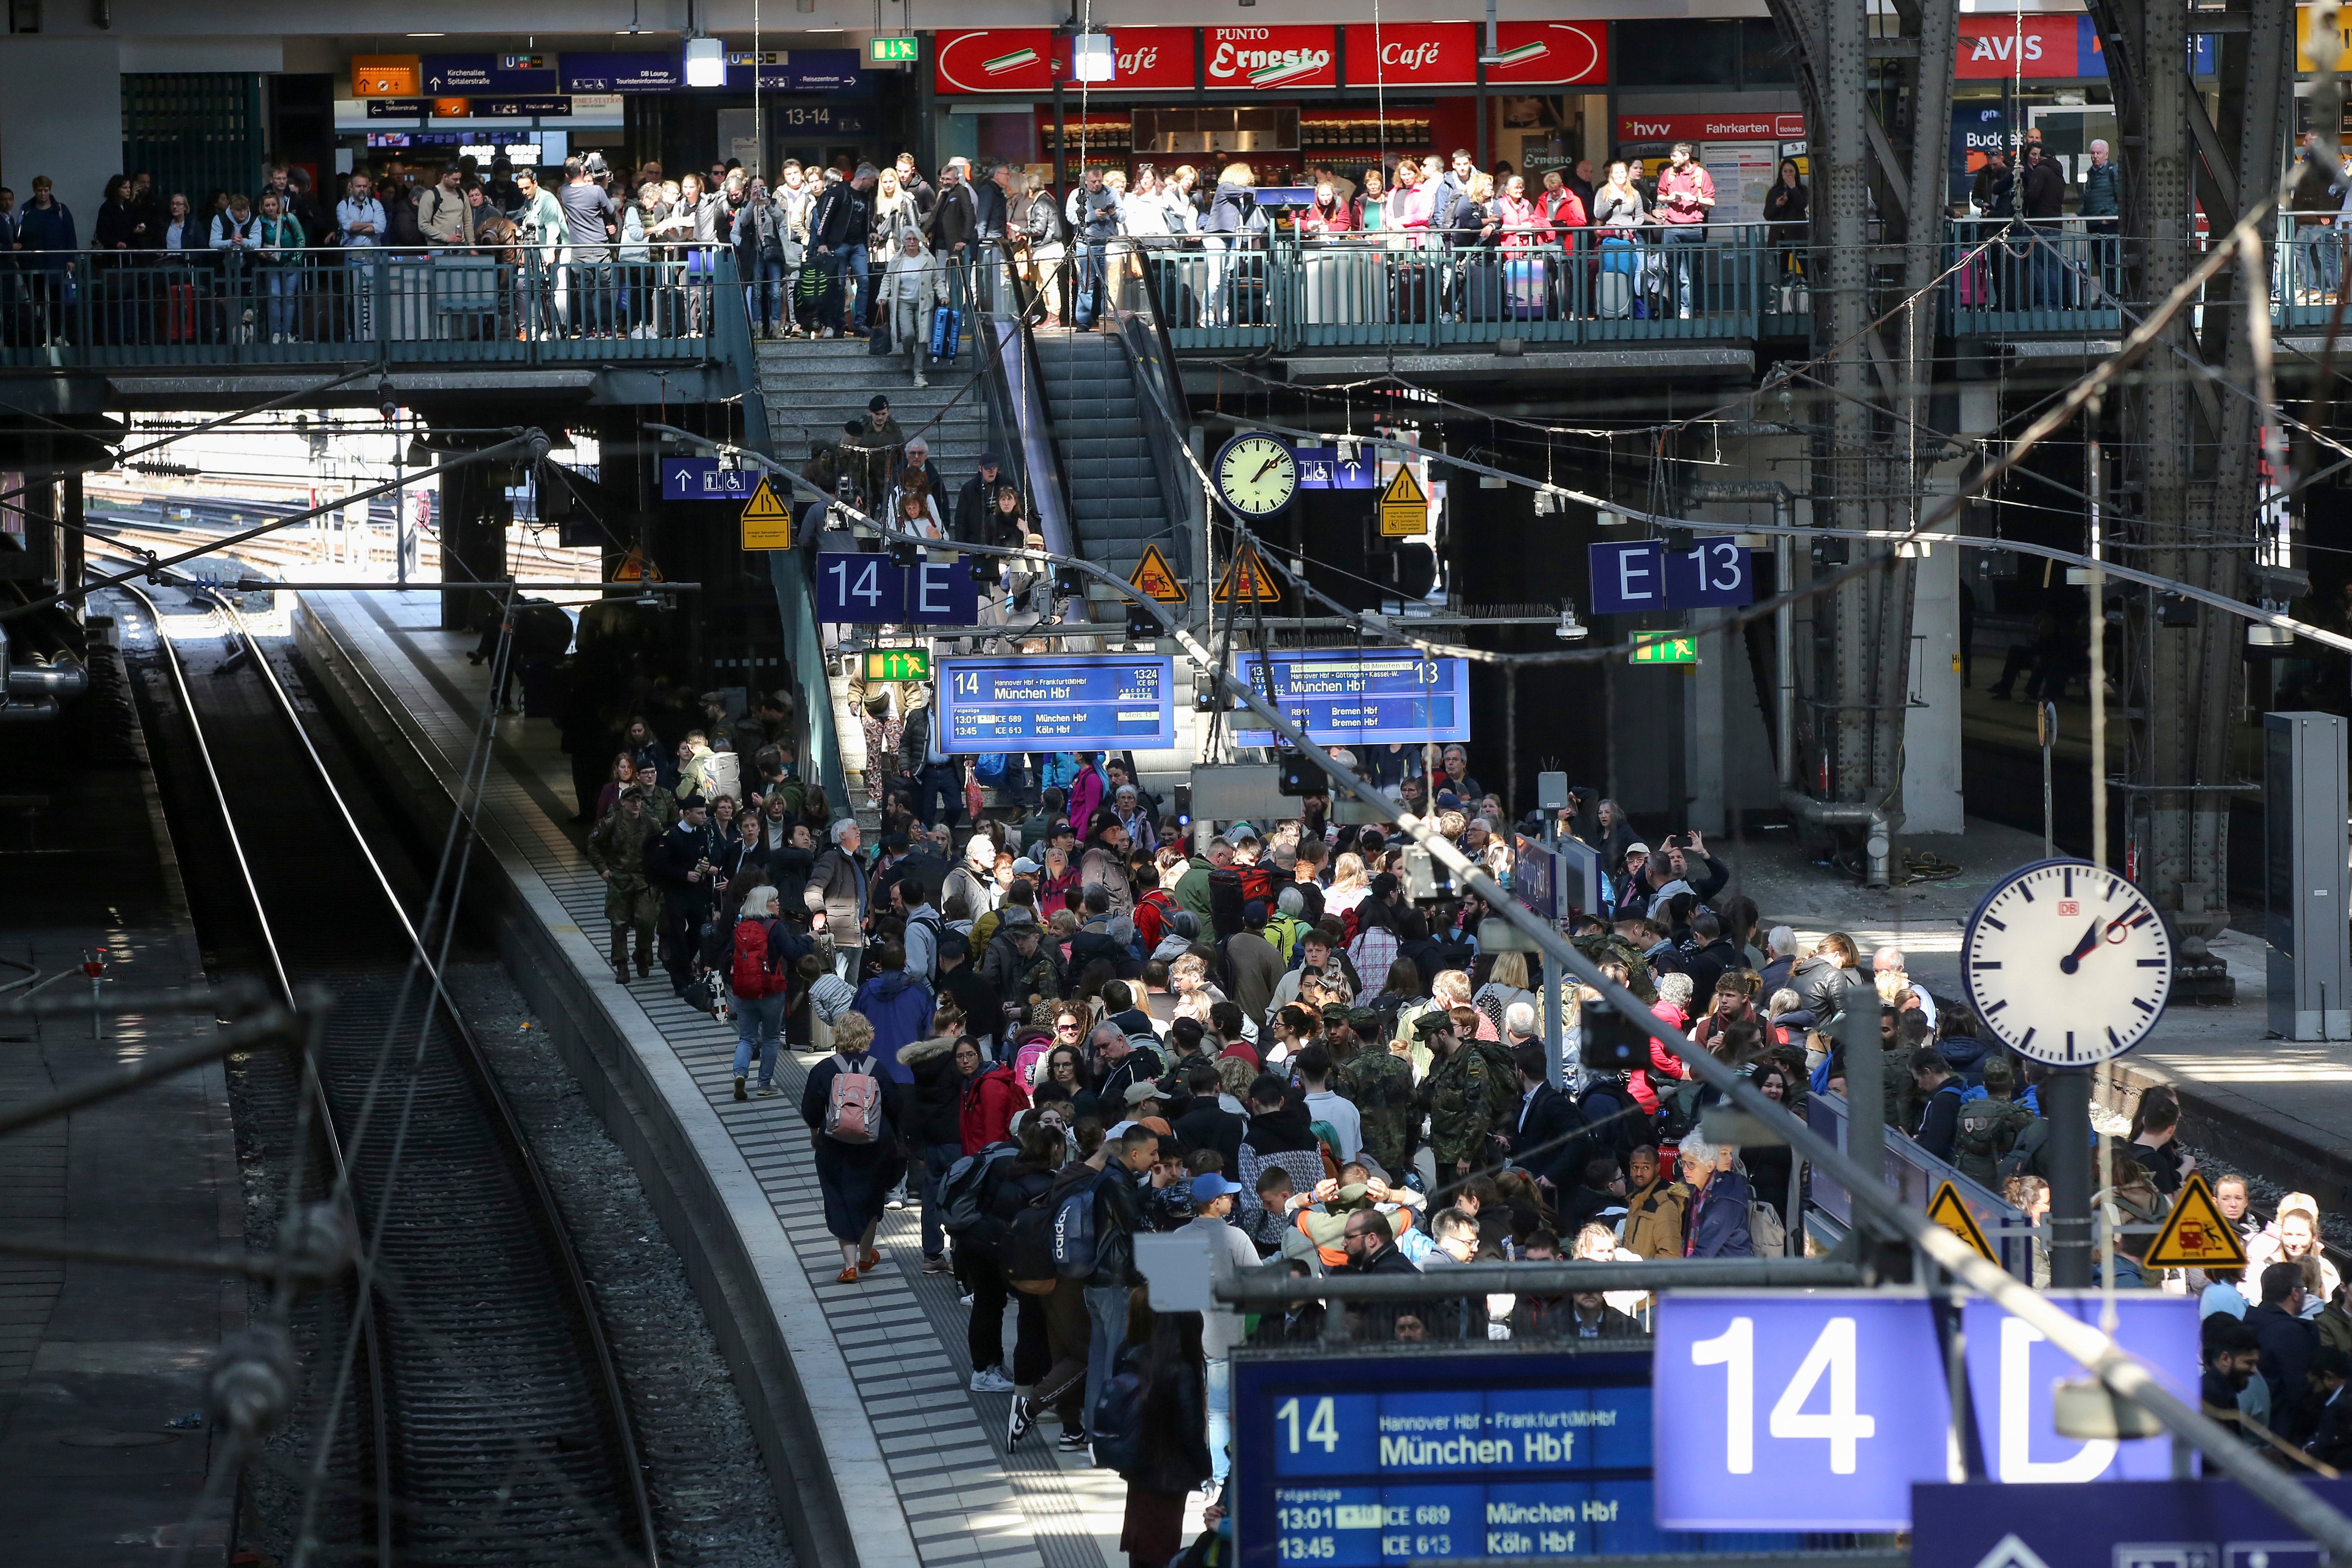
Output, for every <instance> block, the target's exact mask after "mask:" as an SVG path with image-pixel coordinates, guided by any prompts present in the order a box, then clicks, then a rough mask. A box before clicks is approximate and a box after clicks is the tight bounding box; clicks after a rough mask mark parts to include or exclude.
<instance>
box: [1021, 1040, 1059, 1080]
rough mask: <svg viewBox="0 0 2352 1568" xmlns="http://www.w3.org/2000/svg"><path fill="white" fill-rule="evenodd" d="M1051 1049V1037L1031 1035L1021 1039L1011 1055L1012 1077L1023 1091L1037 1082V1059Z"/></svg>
mask: <svg viewBox="0 0 2352 1568" xmlns="http://www.w3.org/2000/svg"><path fill="white" fill-rule="evenodd" d="M1053 1048H1054V1037H1053V1036H1051V1035H1047V1034H1033V1035H1031V1036H1029V1037H1025V1038H1024V1039H1023V1041H1022V1042H1021V1045H1020V1047H1019V1048H1018V1049H1016V1050H1015V1051H1014V1052H1013V1077H1014V1078H1016V1079H1019V1080H1020V1082H1021V1087H1022V1088H1023V1089H1028V1088H1029V1087H1030V1086H1031V1085H1033V1084H1034V1083H1035V1082H1036V1081H1037V1058H1040V1057H1042V1056H1044V1055H1045V1053H1046V1052H1047V1051H1050V1050H1052V1049H1053Z"/></svg>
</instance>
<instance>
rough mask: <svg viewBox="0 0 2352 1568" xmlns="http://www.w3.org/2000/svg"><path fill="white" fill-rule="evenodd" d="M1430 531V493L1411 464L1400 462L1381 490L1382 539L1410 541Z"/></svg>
mask: <svg viewBox="0 0 2352 1568" xmlns="http://www.w3.org/2000/svg"><path fill="white" fill-rule="evenodd" d="M1428 531H1429V492H1428V491H1427V490H1425V489H1423V488H1422V484H1421V480H1420V479H1418V478H1416V477H1415V476H1414V474H1413V471H1412V464H1411V463H1400V464H1398V465H1397V471H1396V474H1395V476H1394V477H1393V478H1391V479H1390V480H1389V482H1388V485H1387V488H1385V489H1382V490H1381V537H1382V538H1383V539H1412V538H1415V537H1417V536H1419V535H1421V534H1424V533H1427V532H1428Z"/></svg>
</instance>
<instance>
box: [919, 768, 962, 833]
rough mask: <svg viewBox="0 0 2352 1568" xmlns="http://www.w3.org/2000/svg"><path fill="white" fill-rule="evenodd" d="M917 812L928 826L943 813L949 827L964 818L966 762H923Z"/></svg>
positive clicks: (938, 819)
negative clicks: (964, 764) (964, 767)
mask: <svg viewBox="0 0 2352 1568" xmlns="http://www.w3.org/2000/svg"><path fill="white" fill-rule="evenodd" d="M915 802H916V805H915V815H916V816H918V817H919V818H920V819H921V821H922V824H923V826H925V827H930V826H935V825H936V824H937V823H938V822H939V821H940V819H941V818H942V817H944V818H946V820H947V825H948V826H950V827H953V826H956V825H957V824H958V823H960V822H961V821H962V820H963V764H962V763H925V764H923V772H922V778H921V787H920V788H919V790H918V791H917V792H916V795H915Z"/></svg>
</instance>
